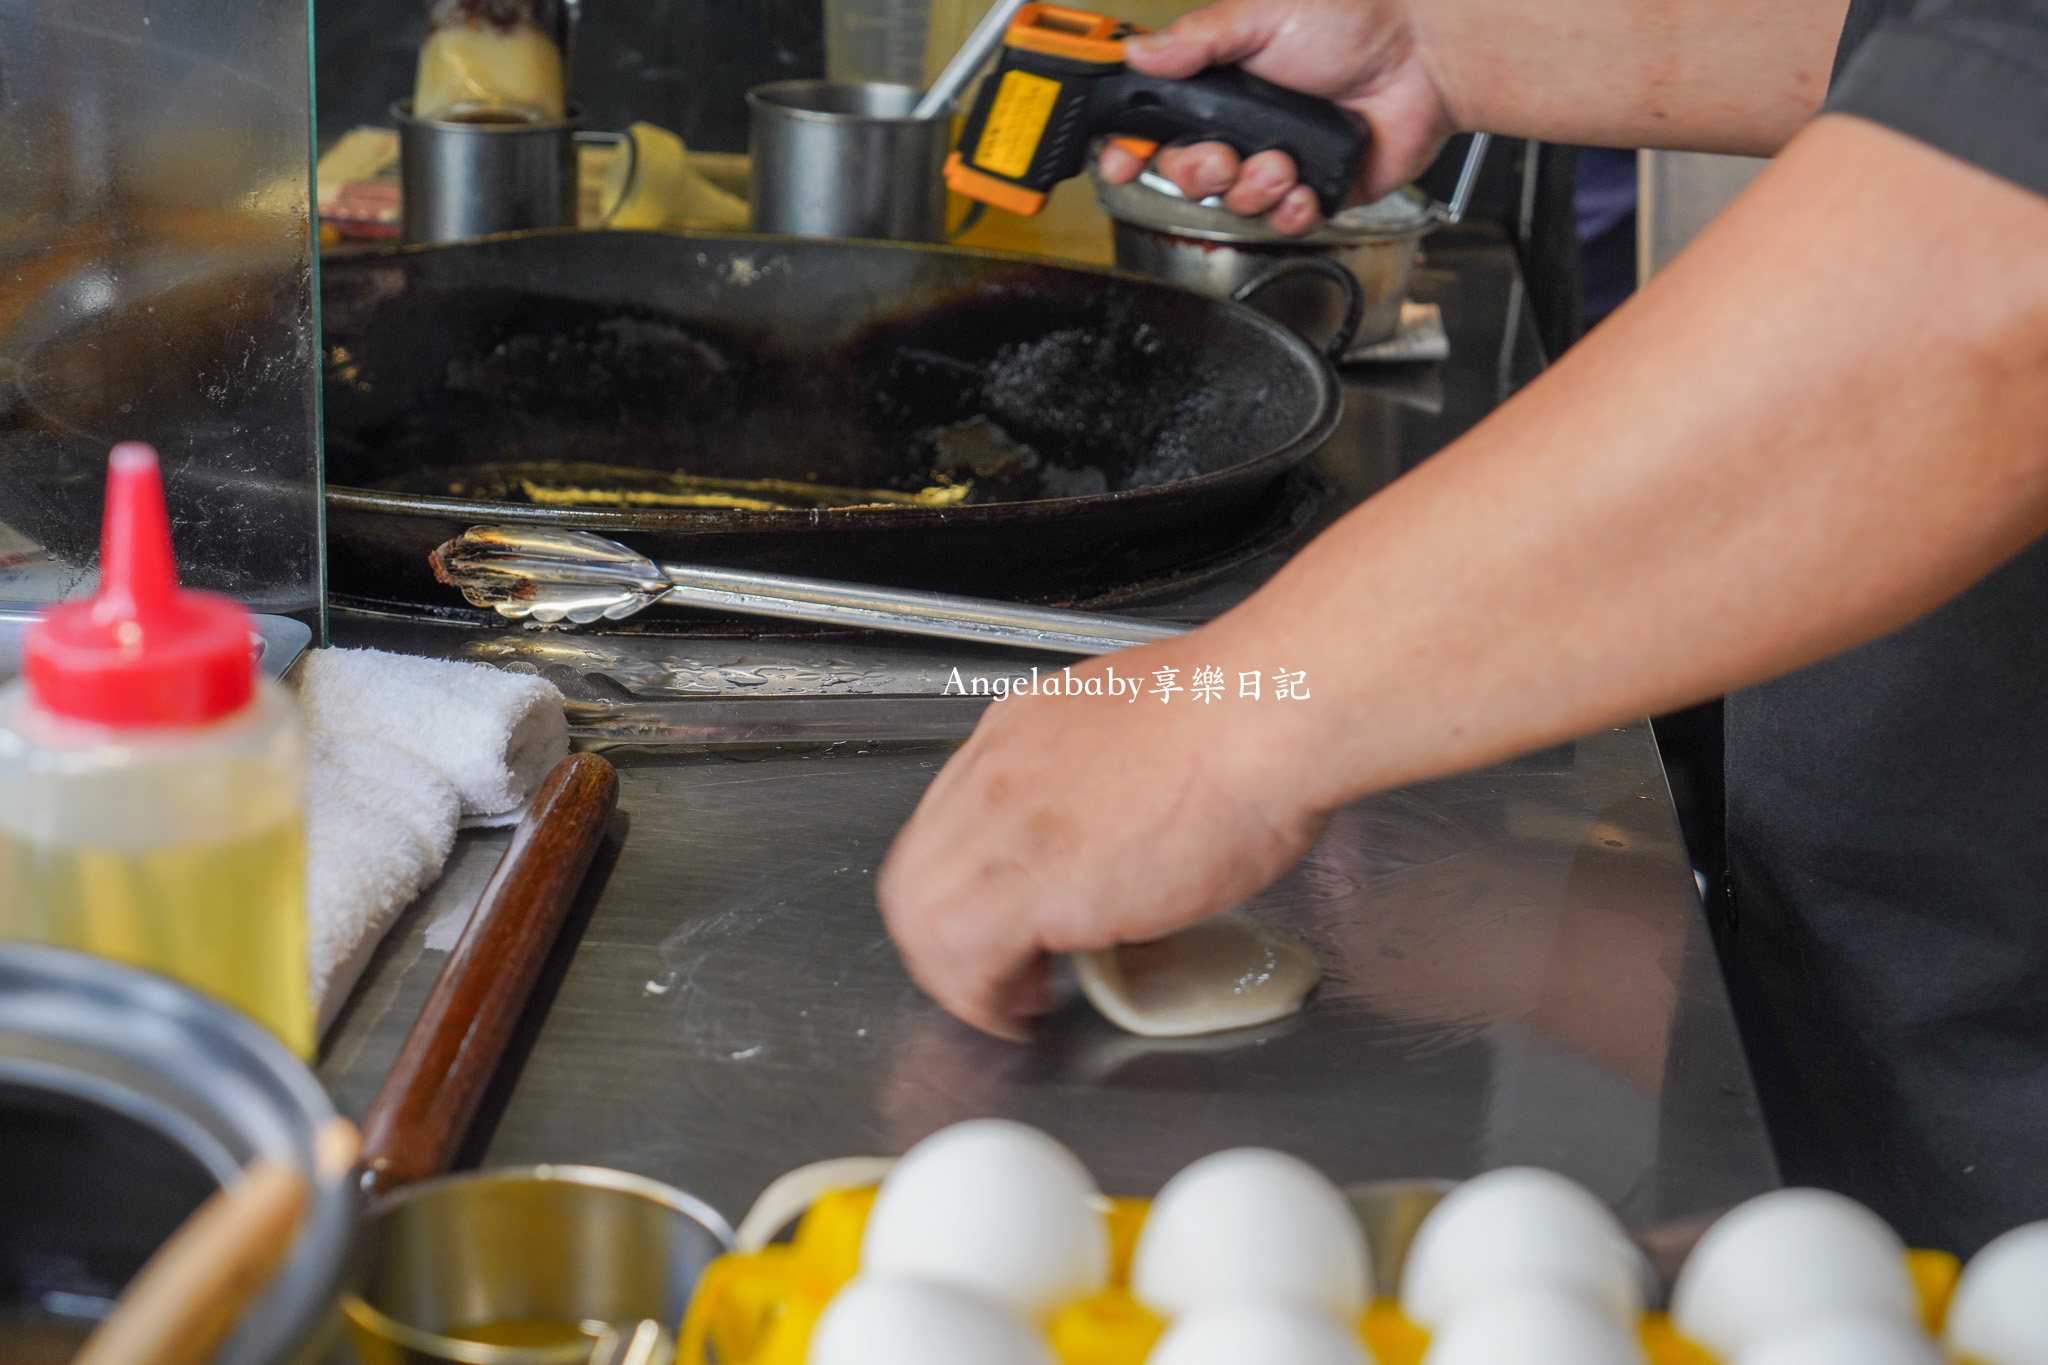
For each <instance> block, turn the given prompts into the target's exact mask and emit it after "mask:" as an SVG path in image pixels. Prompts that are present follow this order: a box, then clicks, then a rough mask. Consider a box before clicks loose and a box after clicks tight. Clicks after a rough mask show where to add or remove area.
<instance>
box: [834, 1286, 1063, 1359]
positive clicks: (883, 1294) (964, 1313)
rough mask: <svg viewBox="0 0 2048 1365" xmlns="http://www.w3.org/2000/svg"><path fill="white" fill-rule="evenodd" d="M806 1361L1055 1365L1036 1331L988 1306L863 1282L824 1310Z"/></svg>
mask: <svg viewBox="0 0 2048 1365" xmlns="http://www.w3.org/2000/svg"><path fill="white" fill-rule="evenodd" d="M804 1358H805V1360H806V1361H807V1362H808V1365H965V1363H966V1362H969V1361H972V1362H973V1365H1054V1361H1053V1354H1052V1349H1051V1348H1050V1347H1049V1346H1047V1345H1046V1343H1045V1342H1044V1340H1043V1339H1041V1338H1040V1337H1039V1335H1038V1333H1037V1332H1036V1331H1035V1330H1034V1329H1032V1328H1031V1327H1030V1326H1029V1325H1027V1324H1026V1323H1025V1322H1024V1321H1023V1320H1021V1319H1020V1318H1018V1317H1016V1316H1015V1315H1014V1314H1011V1313H1008V1312H1005V1311H1004V1310H1002V1309H1000V1308H998V1307H996V1306H995V1305H994V1304H991V1303H989V1302H987V1301H986V1300H984V1299H980V1298H977V1297H975V1296H974V1295H972V1294H963V1293H961V1292H960V1291H959V1290H957V1289H948V1288H946V1287H944V1286H943V1285H936V1284H920V1283H918V1282H917V1281H914V1280H874V1279H868V1278H865V1277H863V1278H860V1279H857V1280H854V1281H853V1282H852V1283H851V1284H849V1285H847V1286H846V1287H845V1288H844V1289H842V1290H840V1291H839V1292H838V1293H837V1294H835V1295H834V1296H833V1298H832V1302H830V1303H828V1304H826V1305H825V1311H824V1313H823V1314H821V1315H820V1316H819V1318H818V1325H817V1326H816V1327H815V1328H813V1329H812V1331H811V1345H810V1350H809V1352H808V1353H807V1354H806V1355H805V1357H804Z"/></svg>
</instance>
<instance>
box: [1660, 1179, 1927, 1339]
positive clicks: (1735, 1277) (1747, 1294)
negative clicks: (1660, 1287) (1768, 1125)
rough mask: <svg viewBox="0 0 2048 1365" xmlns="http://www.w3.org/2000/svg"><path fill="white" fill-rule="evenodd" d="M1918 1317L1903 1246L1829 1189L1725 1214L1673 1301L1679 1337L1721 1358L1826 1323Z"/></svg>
mask: <svg viewBox="0 0 2048 1365" xmlns="http://www.w3.org/2000/svg"><path fill="white" fill-rule="evenodd" d="M1919 1316H1920V1300H1919V1296H1918V1294H1917V1293H1916V1292H1915V1291H1914V1288H1913V1280H1912V1276H1911V1275H1910V1274H1909V1273H1908V1272H1907V1270H1906V1247H1905V1244H1904V1243H1903V1242H1901V1241H1900V1240H1899V1239H1898V1235H1897V1234H1896V1233H1894V1232H1893V1231H1892V1230H1891V1229H1890V1228H1889V1227H1887V1226H1886V1225H1885V1222H1884V1220H1883V1219H1881V1218H1879V1217H1878V1216H1877V1215H1876V1214H1874V1213H1872V1212H1871V1211H1870V1210H1869V1209H1866V1208H1864V1207H1863V1206H1862V1205H1861V1204H1859V1203H1857V1202H1856V1201H1855V1200H1853V1199H1845V1198H1844V1197H1842V1196H1841V1195H1839V1194H1831V1193H1829V1192H1828V1191H1826V1190H1778V1191H1776V1192H1775V1193H1772V1194H1766V1195H1760V1196H1759V1197H1757V1198H1755V1199H1752V1200H1750V1201H1749V1202H1748V1203H1747V1204H1744V1205H1742V1206H1741V1207H1740V1208H1737V1209H1735V1210H1734V1211H1733V1212H1731V1213H1728V1214H1726V1215H1724V1216H1723V1217H1722V1218H1721V1219H1720V1221H1718V1222H1716V1223H1715V1224H1714V1226H1713V1227H1711V1228H1709V1229H1707V1235H1706V1236H1704V1237H1702V1238H1701V1239H1700V1244H1699V1245H1698V1246H1696V1247H1694V1248H1693V1251H1692V1255H1691V1256H1689V1257H1687V1258H1686V1262H1685V1269H1684V1270H1683V1271H1681V1272H1680V1273H1679V1276H1678V1284H1677V1286H1676V1287H1675V1288H1674V1289H1673V1291H1672V1295H1671V1318H1672V1321H1673V1323H1675V1324H1676V1325H1677V1327H1678V1330H1679V1331H1680V1332H1682V1333H1684V1334H1685V1335H1686V1336H1688V1337H1690V1338H1692V1339H1693V1340H1694V1341H1696V1342H1698V1343H1699V1344H1700V1345H1702V1346H1704V1347H1706V1348H1707V1349H1708V1350H1710V1351H1712V1352H1714V1353H1715V1354H1716V1355H1718V1356H1721V1357H1722V1358H1723V1359H1733V1358H1734V1357H1736V1356H1738V1355H1740V1354H1741V1353H1742V1352H1743V1351H1744V1350H1745V1349H1746V1348H1747V1347H1749V1346H1750V1345H1752V1344H1754V1343H1756V1342H1760V1341H1763V1340H1765V1339H1766V1338H1769V1337H1775V1336H1778V1335H1780V1334H1781V1333H1784V1332H1787V1331H1790V1330H1791V1329H1792V1328H1794V1327H1797V1326H1799V1325H1801V1324H1802V1323H1805V1322H1809V1321H1814V1320H1817V1319H1820V1318H1830V1317H1877V1318H1890V1319H1891V1320H1892V1321H1894V1322H1899V1323H1904V1324H1906V1325H1908V1326H1911V1325H1912V1324H1914V1323H1915V1322H1917V1321H1918V1320H1919Z"/></svg>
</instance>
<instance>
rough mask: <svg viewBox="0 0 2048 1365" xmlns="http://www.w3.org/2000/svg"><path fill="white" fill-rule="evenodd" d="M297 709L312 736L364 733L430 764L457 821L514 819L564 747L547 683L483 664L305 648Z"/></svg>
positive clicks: (558, 711)
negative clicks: (454, 804) (455, 800)
mask: <svg viewBox="0 0 2048 1365" xmlns="http://www.w3.org/2000/svg"><path fill="white" fill-rule="evenodd" d="M299 705H300V706H301V707H302V708H303V709H304V712H305V717H306V728H307V730H308V731H310V732H312V733H314V734H335V735H368V736H370V737H371V738H373V739H381V740H383V741H384V742H385V743H387V744H395V745H397V746H398V747H399V748H401V749H404V750H406V751H408V752H410V753H414V754H418V755H419V756H420V757H421V758H424V759H425V760H427V762H429V763H431V764H433V765H434V766H435V767H436V768H438V769H440V770H441V775H442V776H443V777H445V778H447V779H448V780H449V781H450V782H452V783H454V784H455V790H456V791H457V792H458V793H459V794H460V795H461V797H462V814H463V818H464V823H466V824H474V825H509V824H512V823H513V822H514V821H516V820H518V818H519V816H520V814H521V807H523V806H524V805H525V804H526V798H527V797H529V796H531V795H532V794H533V789H534V788H535V787H537V786H539V785H540V780H541V779H542V778H543V777H546V776H547V775H548V769H550V768H552V767H554V766H555V764H556V763H558V762H560V761H561V759H562V757H563V755H565V754H567V753H568V752H569V722H568V719H567V717H566V716H565V715H564V714H563V711H562V694H561V692H560V691H559V690H558V689H557V688H556V687H555V685H554V684H553V683H551V682H549V681H548V680H547V679H545V678H537V677H534V676H533V675H532V674H530V673H505V672H501V671H500V670H498V669H495V668H487V667H485V666H483V665H482V664H462V663H452V662H449V661H447V660H443V659H416V658H413V657H411V656H410V655H405V654H386V653H383V652H382V651H380V650H375V649H319V650H314V651H313V652H312V653H310V654H308V655H307V656H306V658H305V662H304V663H303V664H301V665H300V674H299Z"/></svg>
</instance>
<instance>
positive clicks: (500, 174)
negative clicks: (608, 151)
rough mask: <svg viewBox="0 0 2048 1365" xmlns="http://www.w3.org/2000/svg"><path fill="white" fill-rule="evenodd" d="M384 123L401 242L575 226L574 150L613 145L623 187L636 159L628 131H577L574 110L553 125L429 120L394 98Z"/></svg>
mask: <svg viewBox="0 0 2048 1365" xmlns="http://www.w3.org/2000/svg"><path fill="white" fill-rule="evenodd" d="M391 117H392V118H393V119H394V120H396V121H397V123H398V149H399V150H398V164H399V181H400V186H401V194H402V202H403V219H402V233H403V235H404V238H405V240H406V241H408V242H459V241H464V240H467V239H468V238H471V237H483V236H487V235H489V234H491V233H494V232H517V231H520V230H522V229H527V228H561V227H574V226H576V196H577V172H576V148H577V146H578V145H579V144H583V145H590V144H596V145H600V146H616V147H617V148H618V149H619V154H620V155H623V156H625V157H627V158H629V162H628V166H627V171H626V176H625V182H626V183H628V184H630V183H631V182H632V170H633V167H632V164H631V162H632V161H633V160H637V158H638V155H639V152H638V147H637V144H636V143H635V141H634V138H633V135H632V134H631V133H612V132H595V131H585V130H583V129H582V128H580V127H579V126H578V125H579V124H580V122H581V111H580V110H578V109H576V108H575V107H573V106H571V108H570V110H569V112H568V114H567V116H565V117H563V118H560V119H546V120H529V119H522V118H519V117H517V116H514V115H509V114H482V115H475V116H465V117H457V118H451V119H429V118H419V117H416V116H415V115H414V114H413V112H412V101H411V100H400V101H398V102H397V103H396V104H394V105H392V106H391ZM612 212H613V213H616V212H617V206H616V205H614V206H613V209H612ZM607 218H609V215H607ZM600 226H603V224H601V225H600Z"/></svg>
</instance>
